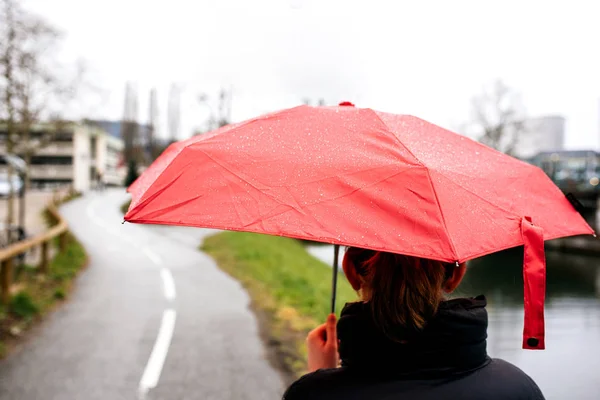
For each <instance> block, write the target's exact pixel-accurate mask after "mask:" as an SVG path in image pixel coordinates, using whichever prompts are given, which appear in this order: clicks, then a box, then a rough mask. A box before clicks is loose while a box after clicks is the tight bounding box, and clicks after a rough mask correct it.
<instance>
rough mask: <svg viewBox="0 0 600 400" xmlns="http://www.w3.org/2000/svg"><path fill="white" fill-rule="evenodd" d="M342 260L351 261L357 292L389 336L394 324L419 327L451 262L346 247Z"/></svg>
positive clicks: (435, 304) (432, 308)
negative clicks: (358, 281) (358, 282)
mask: <svg viewBox="0 0 600 400" xmlns="http://www.w3.org/2000/svg"><path fill="white" fill-rule="evenodd" d="M343 262H344V263H348V262H350V263H352V266H353V267H354V268H355V270H356V272H357V274H358V275H359V276H360V277H361V279H362V281H363V282H362V288H361V290H360V295H361V297H362V300H363V301H365V302H366V303H368V304H369V305H370V307H371V310H372V314H373V318H374V320H375V323H376V324H377V325H378V326H379V328H380V329H381V330H382V331H383V332H384V333H385V334H386V335H388V336H390V337H393V332H394V330H395V328H396V327H398V326H401V327H404V328H407V329H410V330H416V331H418V330H422V329H423V328H424V327H425V325H426V323H427V321H428V320H429V319H430V318H431V317H433V316H434V315H435V313H436V312H437V310H438V307H439V305H440V302H441V301H442V297H441V296H440V292H441V290H442V286H443V284H444V282H446V280H447V279H448V278H449V277H450V276H452V268H454V264H450V263H444V262H442V261H435V260H430V259H426V258H418V257H412V256H406V255H402V254H394V253H387V252H382V251H374V250H367V249H361V248H357V247H350V248H348V249H347V250H346V254H345V256H344V261H343Z"/></svg>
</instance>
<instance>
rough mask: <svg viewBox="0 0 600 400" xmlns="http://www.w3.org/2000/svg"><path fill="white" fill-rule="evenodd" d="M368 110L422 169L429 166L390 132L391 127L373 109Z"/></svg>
mask: <svg viewBox="0 0 600 400" xmlns="http://www.w3.org/2000/svg"><path fill="white" fill-rule="evenodd" d="M368 110H369V111H371V112H372V113H373V115H375V118H377V119H378V120H379V121H380V122H381V123H382V124H383V126H385V127H386V128H387V132H388V133H390V134H391V135H392V137H393V138H394V139H396V142H398V144H399V145H400V146H402V147H403V148H404V150H406V151H408V154H410V155H411V156H413V157H414V159H415V160H416V161H417V162H418V163H419V164H420V165H421V166H422V167H425V168H427V166H426V165H425V164H424V163H423V161H421V160H420V159H419V157H417V156H416V155H415V154H414V153H413V152H412V151H410V149H409V148H408V147H406V145H405V144H404V143H402V141H401V140H400V138H399V137H398V136H396V135H395V134H394V132H393V131H391V130H390V127H389V126H388V125H387V124H386V123H385V122H384V121H383V120H382V119H381V117H380V116H379V115H378V114H377V113H376V112H375V111H374V110H372V109H370V108H369V109H368Z"/></svg>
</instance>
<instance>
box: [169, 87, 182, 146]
mask: <svg viewBox="0 0 600 400" xmlns="http://www.w3.org/2000/svg"><path fill="white" fill-rule="evenodd" d="M179 101H180V92H179V87H177V84H175V83H173V84H171V88H170V89H169V107H168V110H169V113H168V115H167V118H168V124H169V138H170V139H171V141H173V142H176V141H177V140H178V139H179V119H180V105H179Z"/></svg>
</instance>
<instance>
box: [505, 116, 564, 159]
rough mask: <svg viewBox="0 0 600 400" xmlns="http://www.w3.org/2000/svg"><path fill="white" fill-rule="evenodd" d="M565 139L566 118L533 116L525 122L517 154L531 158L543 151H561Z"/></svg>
mask: <svg viewBox="0 0 600 400" xmlns="http://www.w3.org/2000/svg"><path fill="white" fill-rule="evenodd" d="M564 141H565V118H564V117H561V116H559V115H550V116H543V117H538V118H532V119H529V120H527V121H526V122H525V131H524V132H523V133H522V134H521V135H520V136H519V141H518V142H517V147H516V150H515V155H516V156H517V157H519V158H522V159H529V158H531V157H533V156H535V155H536V154H538V153H541V152H553V151H561V150H563V149H564Z"/></svg>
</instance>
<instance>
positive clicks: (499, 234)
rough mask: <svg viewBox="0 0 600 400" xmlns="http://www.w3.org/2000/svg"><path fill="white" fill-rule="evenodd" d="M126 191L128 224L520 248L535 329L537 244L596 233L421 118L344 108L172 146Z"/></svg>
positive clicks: (495, 161)
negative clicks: (533, 308)
mask: <svg viewBox="0 0 600 400" xmlns="http://www.w3.org/2000/svg"><path fill="white" fill-rule="evenodd" d="M129 191H130V193H131V194H132V202H131V205H130V208H129V211H128V212H127V214H126V216H125V220H127V221H129V222H136V223H152V224H168V225H186V226H197V227H208V228H217V229H226V230H241V231H248V232H258V233H265V234H271V235H282V236H288V237H295V238H302V239H308V240H315V241H321V242H327V243H333V244H339V245H347V246H357V247H363V248H369V249H373V250H382V251H388V252H395V253H401V254H406V255H412V256H417V257H423V258H430V259H436V260H441V261H446V262H455V261H456V262H463V261H466V260H469V259H472V258H475V257H479V256H482V255H485V254H489V253H492V252H496V251H499V250H502V249H506V248H510V247H515V246H520V245H525V246H526V260H525V261H526V262H525V264H526V265H525V266H526V269H525V270H526V274H525V275H526V278H528V279H534V280H533V281H529V286H530V287H533V288H534V289H532V290H533V292H534V293H533V294H532V298H535V299H536V300H535V301H533V300H532V301H533V303H539V300H540V299H541V305H542V310H541V313H542V314H541V322H542V327H541V329H542V331H543V293H544V286H543V284H544V282H545V269H544V268H542V271H541V272H540V263H541V264H542V266H543V265H544V260H543V241H544V240H548V239H554V238H558V237H563V236H570V235H577V234H591V233H593V231H592V229H591V228H590V227H589V226H588V224H587V223H586V222H585V220H584V219H583V218H582V217H581V215H580V214H579V213H578V212H577V211H576V210H575V209H574V207H573V206H572V205H571V203H570V202H569V200H568V199H567V198H566V197H565V196H564V195H563V193H562V192H561V191H560V189H558V188H557V187H556V186H555V185H554V184H553V182H552V181H551V180H550V179H549V178H548V177H547V176H546V174H545V173H544V172H543V171H542V170H541V169H539V168H537V167H535V166H532V165H529V164H527V163H525V162H522V161H519V160H517V159H515V158H512V157H509V156H507V155H504V154H502V153H500V152H497V151H495V150H493V149H491V148H488V147H486V146H484V145H482V144H480V143H477V142H475V141H472V140H470V139H468V138H466V137H464V136H461V135H458V134H455V133H452V132H450V131H448V130H445V129H443V128H441V127H439V126H436V125H434V124H431V123H428V122H426V121H424V120H422V119H419V118H416V117H413V116H408V115H393V114H388V113H383V112H378V111H374V110H371V109H361V108H355V107H352V106H340V107H310V106H300V107H295V108H292V109H287V110H283V111H280V112H276V113H272V114H268V115H265V116H262V117H259V118H255V119H252V120H249V121H245V122H242V123H239V124H234V125H229V126H226V127H223V128H221V129H219V130H216V131H214V132H212V133H209V134H206V135H201V136H197V137H193V138H191V139H188V140H186V141H183V142H179V143H175V144H173V145H171V146H170V147H169V148H168V149H167V150H166V151H165V152H164V153H163V154H162V155H161V157H160V158H159V159H157V161H156V162H155V163H154V164H153V165H152V166H150V168H149V169H148V170H147V171H146V172H145V173H144V174H143V175H142V176H141V177H140V178H139V179H138V180H137V181H136V182H135V183H134V184H133V185H132V186H131V187H130V189H129ZM540 244H541V254H540V253H539V247H540ZM528 250H529V253H531V252H532V253H531V254H530V255H529V256H528V255H527V254H528ZM527 257H529V262H527V261H528V259H527ZM540 257H541V258H540ZM540 274H542V275H540ZM527 285H528V282H527V281H526V286H527ZM540 285H541V286H540ZM536 288H537V289H536ZM540 291H541V293H540ZM525 295H526V301H527V300H528V299H527V292H526V294H525ZM538 308H539V307H538ZM529 311H531V309H530V310H529ZM526 313H527V309H526ZM535 313H536V318H534V319H535V320H538V321H539V320H540V315H537V314H539V310H538V311H535ZM530 319H531V318H530ZM526 325H527V315H526ZM536 329H537V330H538V331H539V329H540V328H539V326H538V327H537V328H536ZM529 336H536V337H538V339H537V340H538V342H539V340H540V339H541V342H542V343H541V344H537V345H536V346H531V343H530V345H526V347H534V348H540V347H543V332H536V334H535V335H529Z"/></svg>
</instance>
